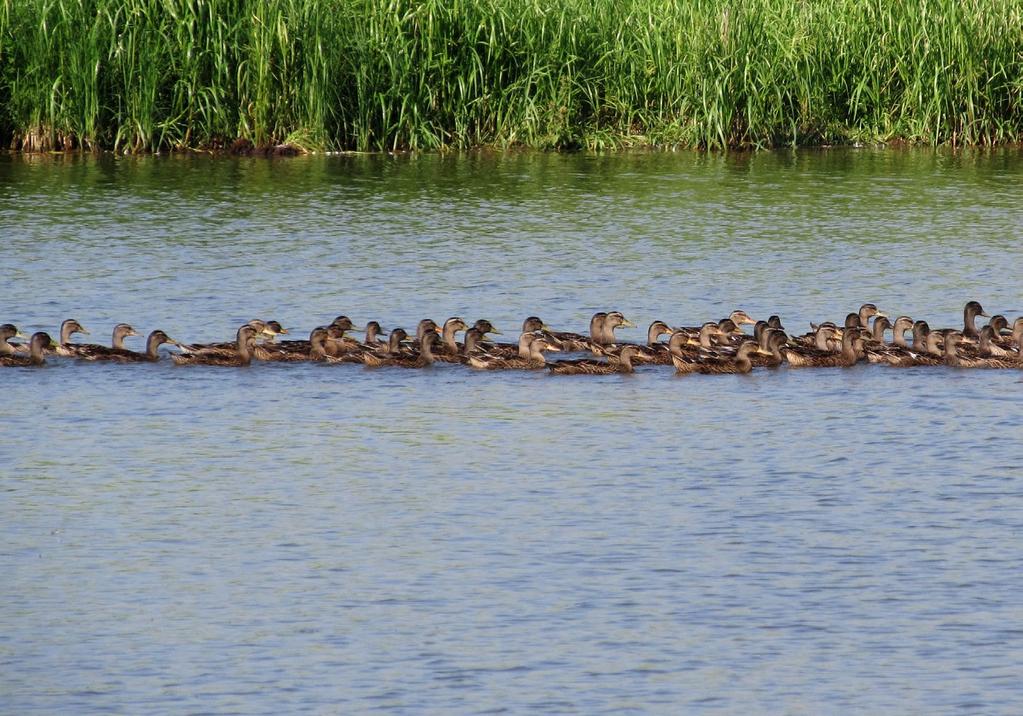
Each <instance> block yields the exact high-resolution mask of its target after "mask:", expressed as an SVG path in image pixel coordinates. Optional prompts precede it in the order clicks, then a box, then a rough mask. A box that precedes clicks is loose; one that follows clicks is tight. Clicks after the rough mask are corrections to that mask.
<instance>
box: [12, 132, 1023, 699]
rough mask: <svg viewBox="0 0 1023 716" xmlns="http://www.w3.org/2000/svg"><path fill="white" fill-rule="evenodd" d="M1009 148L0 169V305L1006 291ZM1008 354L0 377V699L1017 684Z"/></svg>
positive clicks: (512, 304)
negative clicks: (613, 368)
mask: <svg viewBox="0 0 1023 716" xmlns="http://www.w3.org/2000/svg"><path fill="white" fill-rule="evenodd" d="M1021 174H1023V156H1021V154H1020V153H1019V152H1018V151H1015V150H1005V151H997V152H988V153H931V152H901V151H866V150H863V151H832V152H819V153H814V152H807V153H799V154H789V153H777V154H761V155H756V156H744V155H739V156H731V157H721V156H713V155H710V156H706V155H696V154H682V155H663V154H634V155H625V156H609V157H599V156H582V155H575V156H562V155H536V154H528V155H510V156H502V157H491V156H487V155H478V156H462V157H420V158H407V157H401V158H388V157H354V158H353V157H331V158H322V157H321V158H298V159H294V160H284V161H277V160H273V161H267V160H237V161H236V160H211V159H207V158H202V157H197V158H170V159H168V158H143V159H100V160H95V159H88V160H83V159H70V158H49V157H47V158H32V159H21V158H11V157H2V158H0V233H2V236H3V239H2V240H3V244H2V249H0V270H2V271H0V273H2V275H3V276H4V278H5V284H4V286H3V288H2V289H0V296H2V301H0V306H3V312H2V313H3V315H0V320H3V321H8V320H12V321H15V322H17V323H18V324H19V326H20V327H22V329H23V330H28V331H31V330H37V329H47V330H51V331H55V330H56V326H57V325H58V324H59V322H60V321H61V320H62V319H63V318H65V317H68V316H73V317H75V318H78V319H79V320H80V321H81V322H82V323H83V324H85V325H86V326H87V327H89V328H90V329H92V330H93V337H94V338H97V339H99V340H104V341H105V339H106V338H107V335H108V334H109V331H110V329H111V327H112V326H113V324H114V323H116V322H119V321H128V322H130V323H132V324H133V325H135V326H136V328H138V329H139V330H140V331H141V332H148V331H150V330H152V329H154V328H157V327H159V328H163V329H164V330H166V331H167V332H168V333H170V334H171V335H172V336H174V337H177V338H180V339H182V340H187V341H200V340H213V339H220V338H229V337H230V336H231V335H233V332H234V329H235V327H236V326H237V325H238V324H239V323H240V322H242V321H244V320H248V319H249V318H252V317H257V316H261V317H265V318H275V319H277V320H280V321H281V322H282V323H284V325H286V326H289V327H291V328H293V329H295V330H296V332H300V333H302V332H308V330H309V329H311V328H312V327H313V326H314V325H317V324H319V323H323V322H326V321H329V320H330V319H332V318H333V317H334V316H336V315H337V314H339V313H346V314H348V315H350V316H352V317H353V318H354V319H355V320H356V321H357V322H359V321H366V320H369V319H378V320H380V321H381V322H382V323H383V324H384V326H385V327H386V328H392V327H395V326H397V325H402V326H404V327H406V328H412V327H413V326H414V324H415V322H416V321H417V320H418V319H419V318H421V317H424V316H431V317H433V318H435V319H438V320H443V319H444V318H446V317H447V316H449V315H462V316H464V317H465V318H467V319H469V320H470V321H471V320H475V318H478V317H487V318H489V319H490V320H491V321H493V322H494V323H495V325H497V326H498V327H499V328H501V329H503V330H504V331H505V334H506V335H508V334H514V332H515V330H516V327H517V325H518V324H520V323H521V321H522V318H523V317H525V316H526V315H529V314H531V313H537V314H539V315H541V316H542V317H543V318H544V320H546V321H547V322H548V323H550V324H552V325H554V326H555V327H558V328H565V329H573V328H574V329H582V328H584V327H585V325H586V323H587V321H588V318H589V315H590V314H591V313H592V312H594V311H596V310H601V309H604V310H607V309H612V308H616V309H620V310H622V311H623V312H625V314H626V315H627V316H629V317H630V318H632V319H633V320H635V321H636V322H637V323H640V324H641V326H642V327H645V325H646V324H647V323H649V322H650V321H652V320H653V319H655V318H662V319H665V320H668V321H670V322H675V323H686V324H693V323H698V322H700V321H702V320H705V319H708V318H718V317H720V316H722V315H725V314H727V313H728V312H729V311H730V310H731V309H733V308H737V307H742V308H744V309H746V310H747V311H749V312H750V313H752V314H753V315H754V316H759V317H763V316H766V315H767V314H769V313H779V314H780V315H781V316H782V317H783V319H784V321H785V323H786V325H787V326H788V327H790V328H795V329H801V328H802V327H804V326H805V325H806V323H807V322H808V321H810V320H817V319H825V318H832V319H838V320H841V318H842V317H843V316H844V315H845V313H846V312H847V311H849V310H853V309H855V308H856V307H857V306H858V305H859V304H860V303H862V302H864V301H874V302H876V303H877V304H878V305H879V306H880V307H881V308H882V309H884V310H887V312H889V313H890V314H891V315H897V314H899V313H908V314H910V315H912V316H914V317H923V318H926V319H928V320H929V321H930V322H931V323H932V325H957V324H958V323H959V322H960V321H961V315H960V314H961V310H962V305H963V304H964V303H965V302H966V301H967V300H970V299H978V300H980V301H981V302H982V303H983V304H984V306H985V307H986V308H987V309H988V310H989V312H991V313H996V312H999V313H1005V314H1007V315H1009V316H1010V319H1011V318H1012V317H1015V316H1016V315H1019V314H1020V313H1023V299H1021V296H1020V292H1019V268H1020V266H1023V183H1021V181H1020V179H1021ZM623 335H624V337H626V338H629V339H633V340H636V339H640V338H641V337H642V335H643V329H642V328H640V329H634V330H626V331H624V332H623ZM138 340H139V339H130V341H138ZM130 345H134V346H135V347H140V346H139V344H138V343H132V344H130ZM1021 379H1023V374H1021V373H1018V372H1016V371H991V372H985V371H956V370H948V369H944V368H938V369H923V368H921V369H904V370H895V369H886V368H883V367H878V366H870V365H862V366H857V367H855V368H852V369H848V370H841V369H837V370H816V371H797V370H785V369H782V370H780V371H775V372H766V371H760V372H757V373H754V374H753V375H750V376H721V377H704V376H690V377H687V378H675V377H673V376H672V374H671V370H670V369H668V368H663V367H649V368H643V369H641V370H640V372H639V373H637V374H636V375H634V376H609V377H579V378H557V377H551V376H546V375H542V374H541V375H536V374H531V373H527V374H504V373H501V374H478V373H475V372H470V371H467V370H465V369H462V368H460V367H457V366H450V365H443V366H437V367H436V368H434V369H431V370H429V371H422V372H418V371H411V372H402V371H397V370H380V371H371V370H365V369H362V368H359V367H354V366H319V365H254V366H252V367H251V368H249V369H245V370H230V369H228V370H215V369H202V368H195V369H186V368H175V367H173V366H171V365H170V364H169V363H167V362H164V363H161V364H158V365H143V366H107V365H102V364H92V365H90V364H75V363H71V362H67V361H57V360H55V361H53V362H52V363H51V365H49V366H48V367H46V368H45V369H41V370H33V371H28V370H4V371H3V372H0V387H2V390H3V393H4V396H5V400H4V402H3V406H2V409H0V410H2V415H3V421H2V425H3V433H2V436H3V439H2V441H0V459H2V465H3V469H2V473H0V475H2V478H0V489H2V491H3V498H2V500H0V535H2V540H0V574H3V575H4V576H3V578H2V579H0V712H4V713H18V714H33V713H40V714H49V713H57V712H63V713H97V712H104V713H108V712H119V713H146V714H162V713H175V714H176V713H198V712H202V713H217V714H223V713H245V714H256V713H267V714H276V713H294V712H305V713H366V712H371V711H383V712H390V713H437V714H447V713H482V712H497V711H501V710H505V711H507V712H511V713H525V712H532V713H580V714H598V713H609V712H616V713H622V712H624V713H679V712H680V711H684V712H687V713H712V714H718V713H720V714H732V713H737V712H743V711H747V712H753V713H791V714H803V713H805V714H815V713H835V712H842V713H863V714H874V713H931V714H944V713H947V714H952V713H970V714H973V713H984V714H1011V713H1018V708H1019V704H1020V703H1021V702H1023V681H1021V680H1020V678H1019V676H1020V673H1021V668H1023V628H1021V616H1023V596H1021V595H1023V544H1021V542H1020V534H1021V530H1023V517H1021V515H1023V469H1021V465H1020V461H1019V455H1018V452H1017V451H1016V446H1017V445H1018V443H1019V439H1020V436H1021V425H1023V418H1021V413H1020V408H1019V406H1020V401H1019V397H1020V394H1021Z"/></svg>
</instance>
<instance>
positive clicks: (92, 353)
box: [65, 323, 138, 360]
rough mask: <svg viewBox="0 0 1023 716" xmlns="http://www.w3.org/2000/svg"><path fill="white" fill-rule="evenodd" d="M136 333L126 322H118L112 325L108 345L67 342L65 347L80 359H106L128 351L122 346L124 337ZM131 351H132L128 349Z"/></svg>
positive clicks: (135, 334)
mask: <svg viewBox="0 0 1023 716" xmlns="http://www.w3.org/2000/svg"><path fill="white" fill-rule="evenodd" d="M137 335H138V333H137V332H136V331H135V329H134V328H132V327H131V326H130V325H128V324H127V323H118V324H117V325H116V326H114V332H113V336H112V337H111V340H110V347H109V348H108V347H107V346H100V345H96V344H94V343H69V344H67V345H66V346H65V349H66V350H67V351H68V352H69V354H70V355H73V356H74V357H75V358H78V359H80V360H106V359H107V358H109V357H110V356H112V355H116V354H120V353H124V352H125V351H128V349H127V348H125V347H124V339H125V338H127V337H129V336H137ZM128 352H133V351H128Z"/></svg>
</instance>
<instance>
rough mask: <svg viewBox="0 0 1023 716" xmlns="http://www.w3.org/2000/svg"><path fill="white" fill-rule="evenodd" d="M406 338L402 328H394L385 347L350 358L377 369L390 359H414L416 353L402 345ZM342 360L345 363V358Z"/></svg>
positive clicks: (406, 335)
mask: <svg viewBox="0 0 1023 716" xmlns="http://www.w3.org/2000/svg"><path fill="white" fill-rule="evenodd" d="M434 335H436V334H434ZM406 338H408V334H407V333H406V332H405V329H404V328H395V329H394V330H392V331H391V333H390V335H389V336H388V337H387V344H386V345H385V346H382V347H381V348H378V349H377V350H375V351H365V352H362V353H355V354H353V356H352V357H353V359H354V360H357V361H358V362H360V363H362V364H363V365H366V366H369V367H370V368H379V367H380V366H381V365H383V364H384V361H385V360H388V359H390V358H415V357H416V356H417V353H415V352H413V351H412V350H411V349H409V348H407V347H406V346H405V344H404V340H405V339H406ZM343 360H346V361H347V358H346V359H343Z"/></svg>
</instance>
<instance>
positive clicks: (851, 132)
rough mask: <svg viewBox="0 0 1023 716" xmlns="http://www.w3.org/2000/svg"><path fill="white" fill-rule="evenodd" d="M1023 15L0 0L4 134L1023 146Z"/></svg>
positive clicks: (314, 144)
mask: <svg viewBox="0 0 1023 716" xmlns="http://www.w3.org/2000/svg"><path fill="white" fill-rule="evenodd" d="M1021 91H1023V0H911V1H910V2H906V3H896V2H892V1H891V0H889V1H887V2H882V1H881V0H833V1H831V2H823V1H822V0H795V1H794V2H792V1H788V2H784V1H783V0H688V1H687V2H680V3H666V2H663V0H471V1H469V0H420V1H419V2H412V1H410V0H376V1H371V0H0V141H2V142H3V143H4V144H5V145H13V146H16V147H21V148H24V149H30V150H31V149H51V148H57V149H60V148H74V147H84V148H111V149H116V150H119V151H153V150H162V149H168V148H171V149H173V148H185V147H191V148H208V147H222V146H227V145H229V144H230V143H231V142H233V141H234V140H235V139H238V138H242V139H246V140H249V141H251V142H253V143H254V144H255V145H258V146H266V145H272V144H276V143H282V142H287V143H291V144H294V145H298V146H301V147H306V148H311V149H318V148H334V149H360V150H381V149H426V150H432V149H441V148H446V147H456V148H457V147H470V146H479V145H492V146H510V145H527V146H535V147H545V148H550V147H563V148H564V147H591V148H604V147H624V146H641V145H653V144H656V145H679V146H694V147H708V148H721V147H731V146H739V147H765V146H778V145H803V144H818V143H831V142H850V141H884V140H893V139H900V140H907V141H912V142H924V143H932V144H938V143H955V144H988V143H998V142H1008V141H1018V140H1019V139H1020V137H1021V117H1023V114H1021V104H1020V102H1021Z"/></svg>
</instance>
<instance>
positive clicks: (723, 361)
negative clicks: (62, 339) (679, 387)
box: [675, 341, 770, 375]
mask: <svg viewBox="0 0 1023 716" xmlns="http://www.w3.org/2000/svg"><path fill="white" fill-rule="evenodd" d="M754 353H761V354H765V355H770V353H768V352H767V351H764V350H763V349H761V348H760V346H758V345H757V344H756V341H744V342H743V343H742V344H741V345H740V346H739V350H738V352H737V353H736V355H735V357H734V358H732V357H727V356H713V357H711V356H708V357H705V358H702V359H700V360H698V361H681V363H682V365H680V362H677V361H676V362H675V372H676V374H678V375H688V374H690V373H703V374H704V375H723V374H735V373H749V372H750V371H751V370H753V362H752V361H751V360H750V357H751V356H752V355H753V354H754Z"/></svg>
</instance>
